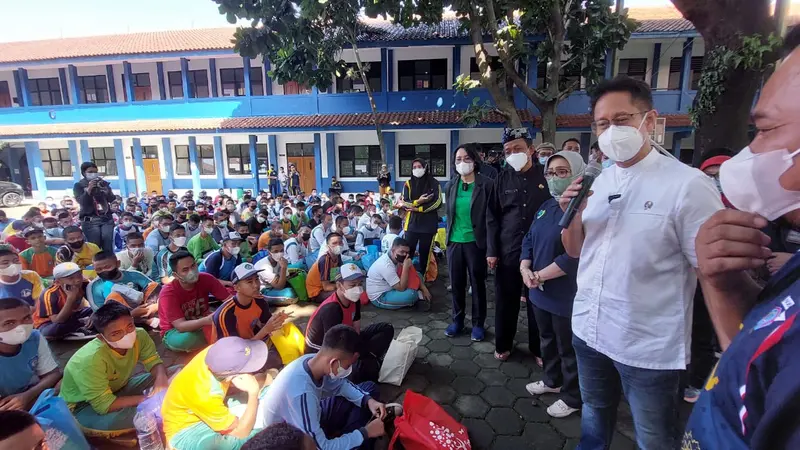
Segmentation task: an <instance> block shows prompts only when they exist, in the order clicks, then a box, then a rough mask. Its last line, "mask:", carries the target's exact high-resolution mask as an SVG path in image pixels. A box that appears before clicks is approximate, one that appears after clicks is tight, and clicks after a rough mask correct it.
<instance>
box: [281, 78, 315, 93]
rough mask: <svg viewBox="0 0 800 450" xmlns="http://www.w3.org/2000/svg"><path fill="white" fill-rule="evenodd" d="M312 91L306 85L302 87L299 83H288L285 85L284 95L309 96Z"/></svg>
mask: <svg viewBox="0 0 800 450" xmlns="http://www.w3.org/2000/svg"><path fill="white" fill-rule="evenodd" d="M310 92H311V89H310V88H309V87H308V86H306V85H305V84H303V85H300V84H299V83H298V82H297V81H288V82H286V83H285V84H284V85H283V95H298V94H308V93H310Z"/></svg>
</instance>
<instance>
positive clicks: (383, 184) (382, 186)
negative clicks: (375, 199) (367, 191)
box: [378, 164, 392, 198]
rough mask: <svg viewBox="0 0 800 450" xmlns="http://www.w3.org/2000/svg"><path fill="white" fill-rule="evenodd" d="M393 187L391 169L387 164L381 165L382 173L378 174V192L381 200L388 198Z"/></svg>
mask: <svg viewBox="0 0 800 450" xmlns="http://www.w3.org/2000/svg"><path fill="white" fill-rule="evenodd" d="M391 186H392V174H391V173H389V167H388V166H386V164H383V165H381V171H380V172H379V173H378V192H379V193H380V195H381V198H383V197H384V196H386V193H387V192H389V188H390V187H391Z"/></svg>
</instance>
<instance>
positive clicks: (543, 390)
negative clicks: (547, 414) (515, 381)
mask: <svg viewBox="0 0 800 450" xmlns="http://www.w3.org/2000/svg"><path fill="white" fill-rule="evenodd" d="M525 390H527V391H528V393H529V394H531V395H542V394H558V393H559V392H561V388H560V387H556V388H551V387H550V386H548V385H546V384H544V381H541V380H539V381H536V382H534V383H528V384H527V385H526V386H525Z"/></svg>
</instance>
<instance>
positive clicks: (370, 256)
mask: <svg viewBox="0 0 800 450" xmlns="http://www.w3.org/2000/svg"><path fill="white" fill-rule="evenodd" d="M380 256H381V255H379V254H378V253H367V254H366V255H364V256H362V257H361V264H363V265H364V271H365V272H369V268H370V267H372V265H373V264H375V261H377V260H378V258H379V257H380Z"/></svg>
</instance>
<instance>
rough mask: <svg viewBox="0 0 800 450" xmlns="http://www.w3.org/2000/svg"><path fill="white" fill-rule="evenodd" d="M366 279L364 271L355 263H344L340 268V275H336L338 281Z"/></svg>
mask: <svg viewBox="0 0 800 450" xmlns="http://www.w3.org/2000/svg"><path fill="white" fill-rule="evenodd" d="M362 279H364V272H363V271H362V270H361V269H359V268H358V266H357V265H355V264H353V263H347V264H344V265H342V267H341V268H340V269H339V276H338V277H336V280H337V281H353V280H362Z"/></svg>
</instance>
